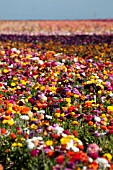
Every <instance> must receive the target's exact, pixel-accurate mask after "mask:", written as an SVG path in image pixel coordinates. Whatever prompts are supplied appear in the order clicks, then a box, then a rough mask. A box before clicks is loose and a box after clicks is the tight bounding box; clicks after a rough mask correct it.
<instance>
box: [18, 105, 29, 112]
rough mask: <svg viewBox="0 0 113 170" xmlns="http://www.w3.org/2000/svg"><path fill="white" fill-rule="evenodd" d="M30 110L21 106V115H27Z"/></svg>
mask: <svg viewBox="0 0 113 170" xmlns="http://www.w3.org/2000/svg"><path fill="white" fill-rule="evenodd" d="M29 110H30V108H29V107H27V106H21V111H20V112H21V114H27V113H28V111H29Z"/></svg>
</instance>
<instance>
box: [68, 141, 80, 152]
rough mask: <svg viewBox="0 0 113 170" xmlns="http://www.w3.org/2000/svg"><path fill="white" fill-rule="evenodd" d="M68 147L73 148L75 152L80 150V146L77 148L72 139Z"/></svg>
mask: <svg viewBox="0 0 113 170" xmlns="http://www.w3.org/2000/svg"><path fill="white" fill-rule="evenodd" d="M66 149H68V150H70V149H72V150H73V151H74V152H79V148H77V147H76V146H74V142H73V140H72V139H71V140H70V142H69V143H67V147H66Z"/></svg>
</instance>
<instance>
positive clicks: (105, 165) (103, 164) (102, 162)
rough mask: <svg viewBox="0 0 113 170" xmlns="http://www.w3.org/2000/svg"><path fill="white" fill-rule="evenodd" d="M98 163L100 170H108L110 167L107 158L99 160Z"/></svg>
mask: <svg viewBox="0 0 113 170" xmlns="http://www.w3.org/2000/svg"><path fill="white" fill-rule="evenodd" d="M96 162H97V163H98V164H99V170H101V169H102V170H106V168H108V167H110V165H109V163H108V161H107V159H105V158H97V159H96Z"/></svg>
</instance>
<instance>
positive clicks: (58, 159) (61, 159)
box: [56, 155, 64, 164]
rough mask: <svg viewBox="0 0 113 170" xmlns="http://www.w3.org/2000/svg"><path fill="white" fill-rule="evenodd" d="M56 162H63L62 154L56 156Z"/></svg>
mask: <svg viewBox="0 0 113 170" xmlns="http://www.w3.org/2000/svg"><path fill="white" fill-rule="evenodd" d="M56 162H57V163H58V164H63V163H64V156H63V155H59V156H58V157H57V158H56Z"/></svg>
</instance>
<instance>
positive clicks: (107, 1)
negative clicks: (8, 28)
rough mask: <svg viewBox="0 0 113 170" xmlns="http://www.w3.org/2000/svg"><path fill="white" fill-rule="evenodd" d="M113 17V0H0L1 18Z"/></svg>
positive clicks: (60, 18) (72, 18)
mask: <svg viewBox="0 0 113 170" xmlns="http://www.w3.org/2000/svg"><path fill="white" fill-rule="evenodd" d="M79 19H113V0H0V20H79Z"/></svg>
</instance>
